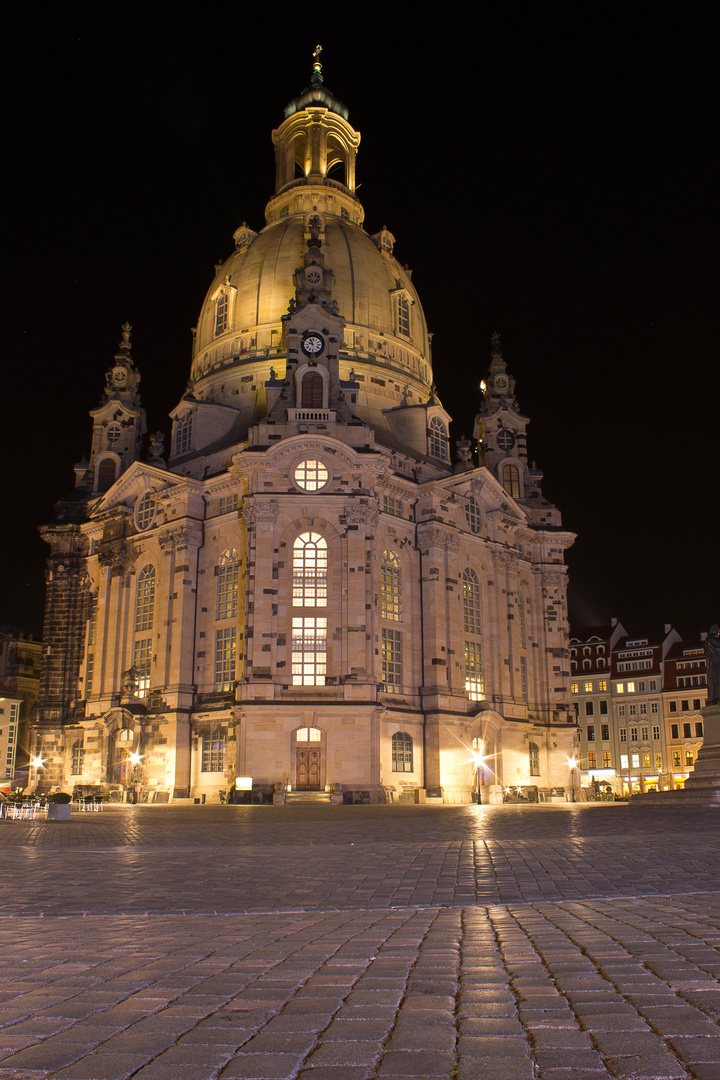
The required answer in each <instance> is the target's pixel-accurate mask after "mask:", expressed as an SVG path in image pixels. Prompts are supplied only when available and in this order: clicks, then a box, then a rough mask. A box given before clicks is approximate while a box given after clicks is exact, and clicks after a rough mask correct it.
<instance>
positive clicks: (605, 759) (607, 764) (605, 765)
mask: <svg viewBox="0 0 720 1080" xmlns="http://www.w3.org/2000/svg"><path fill="white" fill-rule="evenodd" d="M609 768H610V753H609V751H607V750H606V751H605V752H604V753H603V769H609Z"/></svg>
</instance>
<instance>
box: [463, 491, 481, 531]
mask: <svg viewBox="0 0 720 1080" xmlns="http://www.w3.org/2000/svg"><path fill="white" fill-rule="evenodd" d="M465 519H466V521H467V523H468V529H469V530H470V532H474V533H479V532H480V527H481V526H482V510H481V509H480V503H479V502H478V501H477V499H476V498H475V496H474V495H471V496H470V498H469V499H468V502H467V505H466V506H465Z"/></svg>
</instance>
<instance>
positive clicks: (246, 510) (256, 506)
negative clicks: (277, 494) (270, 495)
mask: <svg viewBox="0 0 720 1080" xmlns="http://www.w3.org/2000/svg"><path fill="white" fill-rule="evenodd" d="M241 513H242V516H243V521H244V522H245V524H246V525H247V527H248V528H249V529H250V528H253V527H254V528H255V530H256V532H261V533H269V532H272V530H273V528H274V526H275V519H276V518H277V516H278V504H277V500H276V499H265V500H262V501H261V500H259V499H252V500H250V499H244V500H243V504H242V508H241Z"/></svg>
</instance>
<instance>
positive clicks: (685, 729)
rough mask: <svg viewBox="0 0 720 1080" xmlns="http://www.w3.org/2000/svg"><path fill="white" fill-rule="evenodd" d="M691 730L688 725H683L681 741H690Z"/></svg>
mask: <svg viewBox="0 0 720 1080" xmlns="http://www.w3.org/2000/svg"><path fill="white" fill-rule="evenodd" d="M691 738H692V730H691V727H690V724H683V739H691Z"/></svg>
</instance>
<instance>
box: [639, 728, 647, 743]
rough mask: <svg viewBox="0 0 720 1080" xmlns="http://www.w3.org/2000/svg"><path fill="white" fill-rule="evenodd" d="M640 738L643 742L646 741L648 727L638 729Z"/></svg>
mask: <svg viewBox="0 0 720 1080" xmlns="http://www.w3.org/2000/svg"><path fill="white" fill-rule="evenodd" d="M640 738H641V739H642V741H643V742H647V741H648V729H647V728H646V727H643V728H641V729H640Z"/></svg>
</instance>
